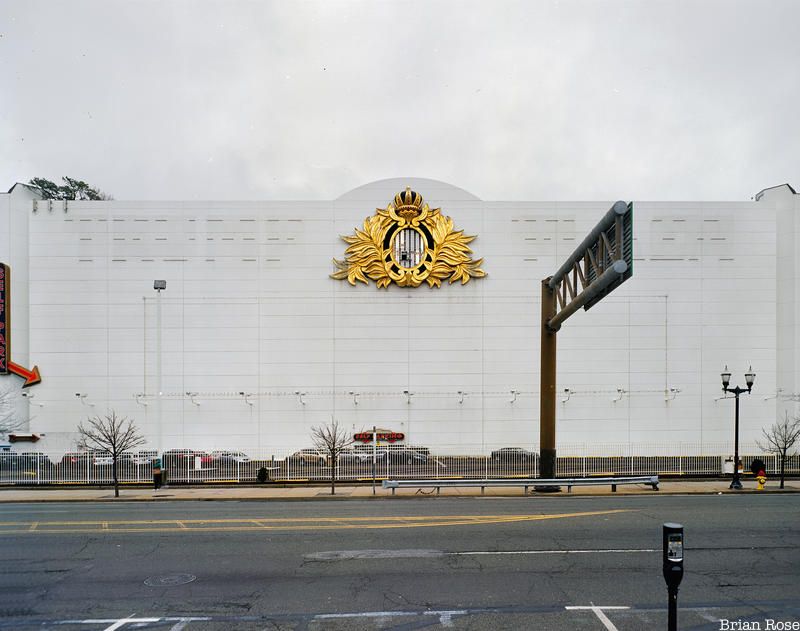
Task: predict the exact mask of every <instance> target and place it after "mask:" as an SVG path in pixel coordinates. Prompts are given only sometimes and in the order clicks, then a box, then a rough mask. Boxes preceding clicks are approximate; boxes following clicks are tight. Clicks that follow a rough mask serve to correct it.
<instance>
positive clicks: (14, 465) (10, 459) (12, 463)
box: [0, 451, 53, 471]
mask: <svg viewBox="0 0 800 631" xmlns="http://www.w3.org/2000/svg"><path fill="white" fill-rule="evenodd" d="M52 466H53V463H52V461H51V460H50V458H48V456H47V454H44V453H42V452H39V451H25V452H22V453H17V452H12V451H3V452H2V453H0V469H2V470H3V471H23V470H26V471H32V470H36V469H37V468H38V469H40V470H41V469H43V468H45V467H52Z"/></svg>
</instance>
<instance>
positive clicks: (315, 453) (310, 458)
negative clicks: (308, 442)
mask: <svg viewBox="0 0 800 631" xmlns="http://www.w3.org/2000/svg"><path fill="white" fill-rule="evenodd" d="M327 460H328V458H327V456H326V455H325V454H324V453H322V452H321V451H319V450H318V449H300V450H299V451H295V452H294V453H293V454H292V455H291V456H289V461H290V462H294V463H303V464H318V465H320V466H323V465H324V464H325V463H326V462H327Z"/></svg>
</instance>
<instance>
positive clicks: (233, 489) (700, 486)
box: [0, 480, 800, 503]
mask: <svg viewBox="0 0 800 631" xmlns="http://www.w3.org/2000/svg"><path fill="white" fill-rule="evenodd" d="M729 484H730V482H728V481H726V480H675V481H673V480H662V481H661V482H660V483H659V487H660V489H661V490H659V491H653V490H652V489H651V488H650V487H648V486H644V485H630V486H626V485H622V486H618V487H617V492H616V493H612V492H611V488H610V487H596V486H585V487H580V486H576V487H573V488H572V492H571V493H568V492H567V490H566V487H563V489H562V492H560V493H535V492H531V493H529V495H535V496H537V497H542V498H559V497H586V496H608V495H612V496H623V495H625V496H627V495H655V496H658V495H717V494H723V493H736V494H739V495H741V494H743V493H756V494H765V493H799V492H800V480H789V481H787V482H786V485H785V486H786V488H785V489H784V490H781V489H779V488H778V484H779V483H778V481H777V480H769V481H768V482H767V487H766V489H765V490H764V491H756V490H755V486H756V485H755V482H753V481H750V480H746V481H744V489H742V490H741V491H732V490H731V489H729V488H728V485H729ZM436 496H437V495H436V490H435V489H433V488H429V489H419V490H418V489H397V492H396V495H394V496H392V491H391V489H383V488H382V487H381V486H380V484H378V485H377V486H376V488H375V495H373V492H372V485H369V484H366V485H357V486H354V485H348V484H337V485H336V495H334V496H332V495H331V494H330V486H329V485H328V486H324V485H313V486H312V485H302V486H284V485H277V484H275V485H271V484H266V485H259V486H171V487H166V488H161V489H159V490H158V491H153V489H152V488H146V487H142V486H137V487H132V486H127V485H123V486H121V487H120V496H119V498H115V497H114V489H113V488H112V487H91V488H53V487H41V488H37V487H26V488H19V487H5V488H0V503H4V502H106V501H118V502H119V501H129V502H131V501H137V502H138V501H145V502H152V501H226V500H227V501H244V500H248V501H249V500H283V501H287V500H288V501H292V500H320V499H331V500H347V499H359V500H365V499H383V500H389V501H391V500H393V499H403V498H406V499H407V498H420V497H431V498H435V497H436ZM441 497H473V498H480V497H524V493H523V489H522V487H520V488H502V487H501V488H491V487H489V488H487V489H486V491H485V494H484V495H483V496H482V495H481V490H480V488H471V487H465V488H443V489H442V490H441Z"/></svg>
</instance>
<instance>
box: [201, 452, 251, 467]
mask: <svg viewBox="0 0 800 631" xmlns="http://www.w3.org/2000/svg"><path fill="white" fill-rule="evenodd" d="M211 455H212V456H213V457H214V458H216V459H217V461H218V462H220V463H231V462H233V463H235V462H238V463H240V464H241V463H245V462H250V456H248V455H247V454H245V453H242V452H241V451H212V452H211Z"/></svg>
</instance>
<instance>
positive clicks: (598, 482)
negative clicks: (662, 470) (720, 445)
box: [383, 475, 658, 495]
mask: <svg viewBox="0 0 800 631" xmlns="http://www.w3.org/2000/svg"><path fill="white" fill-rule="evenodd" d="M620 484H647V485H649V486H651V487H653V490H654V491H658V476H657V475H644V476H635V477H606V478H549V479H544V478H503V479H498V480H384V481H383V488H385V489H392V495H394V494H395V491H396V490H397V489H401V488H435V489H436V494H437V495H439V492H440V490H441V488H442V487H448V488H453V487H472V488H475V487H480V489H481V494H483V492H484V490H485V489H486V487H487V486H521V487H524V491H523V495H527V494H528V488H529V487H534V488H537V487H540V488H542V487H543V488H556V487H561V486H566V487H567V492H569V493H571V492H572V487H573V486H611V492H612V493H616V492H617V485H620Z"/></svg>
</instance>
